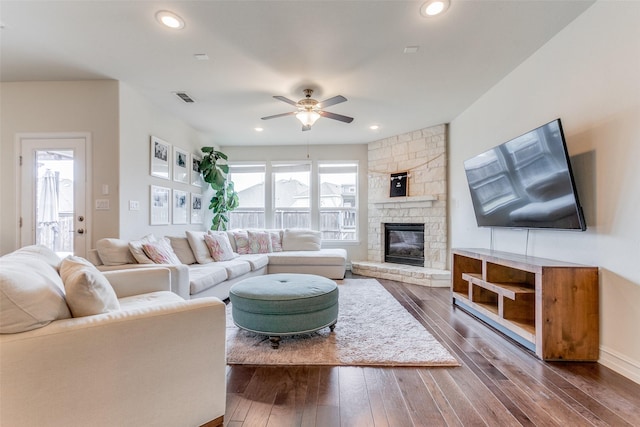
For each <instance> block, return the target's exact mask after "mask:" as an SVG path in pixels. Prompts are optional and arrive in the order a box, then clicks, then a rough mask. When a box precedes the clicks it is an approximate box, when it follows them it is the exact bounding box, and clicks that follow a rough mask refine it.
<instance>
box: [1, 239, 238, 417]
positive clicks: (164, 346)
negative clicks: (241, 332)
mask: <svg viewBox="0 0 640 427" xmlns="http://www.w3.org/2000/svg"><path fill="white" fill-rule="evenodd" d="M170 285H171V281H170V272H169V270H168V269H167V268H163V267H161V266H160V267H159V266H155V267H154V268H148V269H146V270H129V271H113V272H105V273H101V272H99V271H98V270H97V269H96V268H95V267H94V266H92V265H91V264H90V263H88V262H87V261H86V260H82V259H81V258H77V257H68V258H65V260H60V259H59V258H58V257H57V256H56V254H55V253H53V252H52V251H50V250H49V249H47V248H46V247H44V246H28V247H25V248H22V249H19V250H17V251H15V252H13V253H11V254H7V255H5V256H3V257H0V390H2V391H1V392H0V425H2V426H12V427H21V426H25V427H27V426H51V427H56V426H60V427H62V426H64V427H75V426H89V425H90V426H97V427H112V426H167V427H169V426H171V427H173V426H199V425H203V424H207V425H209V426H213V425H216V426H217V425H220V426H221V425H222V424H223V416H224V411H225V405H226V386H225V376H226V364H225V304H224V303H223V302H222V301H220V300H219V299H217V298H203V299H198V300H196V301H185V300H184V299H183V298H181V297H179V296H178V295H176V294H175V293H173V292H170ZM177 361H179V363H178V362H177Z"/></svg>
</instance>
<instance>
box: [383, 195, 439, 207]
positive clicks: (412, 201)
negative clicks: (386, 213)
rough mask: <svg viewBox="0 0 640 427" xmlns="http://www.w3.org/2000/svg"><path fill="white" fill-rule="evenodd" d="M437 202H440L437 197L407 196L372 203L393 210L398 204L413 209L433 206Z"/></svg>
mask: <svg viewBox="0 0 640 427" xmlns="http://www.w3.org/2000/svg"><path fill="white" fill-rule="evenodd" d="M435 200H438V198H437V197H436V196H407V197H388V198H386V199H381V200H374V201H373V202H372V203H373V204H374V205H376V206H379V207H383V208H391V207H394V205H398V204H402V207H403V208H412V207H428V206H431V205H432V204H433V202H434V201H435Z"/></svg>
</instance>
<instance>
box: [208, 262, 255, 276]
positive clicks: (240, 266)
mask: <svg viewBox="0 0 640 427" xmlns="http://www.w3.org/2000/svg"><path fill="white" fill-rule="evenodd" d="M216 264H217V265H220V266H222V267H224V268H225V269H226V270H227V278H228V279H235V278H236V277H240V276H242V275H243V274H247V273H249V272H250V271H251V264H249V263H248V262H247V261H243V260H241V259H234V260H231V261H222V262H217V263H216Z"/></svg>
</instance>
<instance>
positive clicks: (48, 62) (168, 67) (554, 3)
mask: <svg viewBox="0 0 640 427" xmlns="http://www.w3.org/2000/svg"><path fill="white" fill-rule="evenodd" d="M421 3H422V1H364V0H362V1H357V0H354V1H328V0H325V1H309V0H299V1H264V0H263V1H210V0H200V1H146V0H135V1H114V0H112V1H94V0H84V1H77V0H76V1H56V0H47V1H25V0H20V1H6V0H1V1H0V22H1V24H2V26H3V28H2V30H0V49H1V51H0V54H1V57H0V59H1V61H0V77H1V79H2V81H26V80H85V79H116V80H120V81H121V82H123V83H125V84H126V85H128V86H130V87H132V88H134V89H135V90H136V91H138V92H139V93H140V94H142V95H143V96H145V97H146V98H148V99H149V100H151V101H153V102H154V103H156V104H158V105H159V106H161V107H162V108H164V109H166V110H168V111H169V112H171V113H172V114H173V115H175V116H177V117H180V118H182V119H184V120H185V121H186V122H188V123H189V124H191V125H192V126H193V127H194V128H196V129H198V130H200V131H202V132H205V133H206V134H209V135H211V136H212V137H213V138H212V139H213V140H212V143H214V144H217V145H224V146H228V145H288V144H301V143H309V144H327V143H332V144H346V143H367V142H370V141H374V140H378V139H381V138H385V137H388V136H391V135H397V134H401V133H405V132H409V131H413V130H417V129H421V128H424V127H428V126H432V125H436V124H441V123H447V122H450V121H451V120H452V119H454V118H455V117H456V116H457V115H459V114H460V113H461V112H463V111H464V110H465V109H466V108H467V107H469V106H470V105H471V104H472V103H473V102H474V101H475V100H476V99H478V98H479V97H480V96H481V95H482V94H483V93H485V92H486V91H487V90H488V89H489V88H490V87H491V86H493V85H494V84H495V83H497V82H498V81H500V80H501V79H502V78H503V77H504V76H506V75H507V74H508V73H509V72H511V71H512V70H513V69H514V68H515V67H517V66H518V64H520V63H522V61H523V60H525V59H526V58H527V57H529V56H530V55H531V54H532V53H533V52H535V51H536V50H537V49H538V48H540V47H541V46H542V45H543V44H544V43H545V42H547V41H548V40H549V39H551V38H552V37H553V36H554V35H555V34H556V33H558V31H560V30H562V28H564V27H565V26H566V25H567V24H568V23H569V22H571V21H572V20H573V19H574V18H576V16H578V15H579V14H581V13H582V12H583V11H584V10H586V9H587V8H588V7H589V6H590V5H591V4H592V3H593V2H592V1H586V0H585V1H575V0H568V1H562V0H539V1H525V0H500V1H488V0H451V3H452V4H451V7H450V9H449V11H448V12H447V13H446V14H445V15H442V16H439V17H436V18H423V17H422V16H421V15H420V14H419V7H420V5H421ZM162 9H165V10H171V11H173V12H175V13H177V14H178V15H180V16H181V17H182V18H184V20H185V21H186V27H185V28H184V29H182V30H179V31H176V30H169V29H166V28H163V27H161V26H160V25H159V24H158V23H157V22H156V20H155V17H154V15H155V13H156V12H157V11H158V10H162ZM406 46H419V50H418V52H417V53H414V54H405V53H403V50H404V48H405V47H406ZM199 53H206V54H207V55H208V56H209V58H210V60H209V61H198V60H196V59H195V58H194V55H195V54H199ZM306 87H310V88H312V89H315V93H314V98H315V99H318V100H323V99H326V98H330V97H333V96H335V95H338V94H340V95H343V96H345V97H346V98H347V99H348V102H344V103H342V104H338V105H334V106H332V107H329V108H327V111H331V112H335V113H338V114H343V115H347V116H352V117H354V118H355V120H354V121H353V123H351V124H345V123H342V122H338V121H334V120H330V119H326V118H321V119H320V120H318V122H317V123H316V124H315V125H314V126H313V128H312V130H311V131H310V132H301V126H300V124H299V122H298V121H297V120H296V119H295V118H294V117H293V116H289V117H284V118H278V119H273V120H269V121H263V120H260V117H263V116H268V115H272V114H278V113H283V112H287V111H291V110H292V109H293V107H292V106H290V105H288V104H286V103H283V102H281V101H278V100H275V99H273V98H272V96H273V95H282V96H285V97H288V98H290V99H293V100H296V101H297V100H299V99H300V98H302V97H303V94H302V89H304V88H306ZM175 91H185V92H187V93H188V94H189V95H190V96H191V97H192V98H193V99H195V101H196V103H195V104H185V103H183V102H182V101H180V100H179V99H178V98H177V97H176V96H175V95H174V94H173V92H175ZM372 124H378V125H379V126H380V129H379V130H377V131H372V130H370V129H369V126H370V125H372ZM257 126H261V127H263V128H264V131H263V132H261V133H258V132H256V131H255V130H254V128H255V127H257Z"/></svg>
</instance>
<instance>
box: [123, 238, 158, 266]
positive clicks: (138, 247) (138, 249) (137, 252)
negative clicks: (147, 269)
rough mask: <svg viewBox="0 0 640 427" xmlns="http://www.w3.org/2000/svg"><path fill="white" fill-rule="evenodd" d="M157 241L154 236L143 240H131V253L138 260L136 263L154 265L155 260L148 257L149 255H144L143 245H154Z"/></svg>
mask: <svg viewBox="0 0 640 427" xmlns="http://www.w3.org/2000/svg"><path fill="white" fill-rule="evenodd" d="M157 241H158V239H156V236H154V235H153V234H147V235H146V236H144V237H143V238H141V239H138V240H131V241H130V242H129V251H130V252H131V255H133V257H134V258H135V259H136V261H138V264H154V262H153V260H151V259H150V258H149V257H148V256H147V254H145V253H144V250H143V249H142V245H143V244H145V243H153V242H157Z"/></svg>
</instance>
